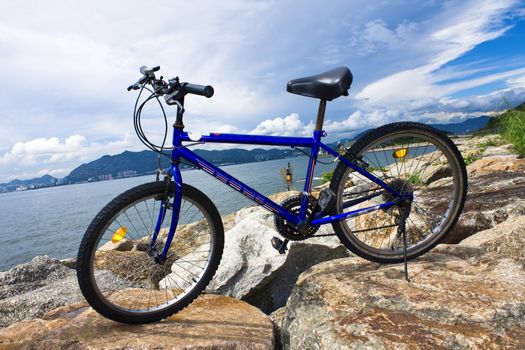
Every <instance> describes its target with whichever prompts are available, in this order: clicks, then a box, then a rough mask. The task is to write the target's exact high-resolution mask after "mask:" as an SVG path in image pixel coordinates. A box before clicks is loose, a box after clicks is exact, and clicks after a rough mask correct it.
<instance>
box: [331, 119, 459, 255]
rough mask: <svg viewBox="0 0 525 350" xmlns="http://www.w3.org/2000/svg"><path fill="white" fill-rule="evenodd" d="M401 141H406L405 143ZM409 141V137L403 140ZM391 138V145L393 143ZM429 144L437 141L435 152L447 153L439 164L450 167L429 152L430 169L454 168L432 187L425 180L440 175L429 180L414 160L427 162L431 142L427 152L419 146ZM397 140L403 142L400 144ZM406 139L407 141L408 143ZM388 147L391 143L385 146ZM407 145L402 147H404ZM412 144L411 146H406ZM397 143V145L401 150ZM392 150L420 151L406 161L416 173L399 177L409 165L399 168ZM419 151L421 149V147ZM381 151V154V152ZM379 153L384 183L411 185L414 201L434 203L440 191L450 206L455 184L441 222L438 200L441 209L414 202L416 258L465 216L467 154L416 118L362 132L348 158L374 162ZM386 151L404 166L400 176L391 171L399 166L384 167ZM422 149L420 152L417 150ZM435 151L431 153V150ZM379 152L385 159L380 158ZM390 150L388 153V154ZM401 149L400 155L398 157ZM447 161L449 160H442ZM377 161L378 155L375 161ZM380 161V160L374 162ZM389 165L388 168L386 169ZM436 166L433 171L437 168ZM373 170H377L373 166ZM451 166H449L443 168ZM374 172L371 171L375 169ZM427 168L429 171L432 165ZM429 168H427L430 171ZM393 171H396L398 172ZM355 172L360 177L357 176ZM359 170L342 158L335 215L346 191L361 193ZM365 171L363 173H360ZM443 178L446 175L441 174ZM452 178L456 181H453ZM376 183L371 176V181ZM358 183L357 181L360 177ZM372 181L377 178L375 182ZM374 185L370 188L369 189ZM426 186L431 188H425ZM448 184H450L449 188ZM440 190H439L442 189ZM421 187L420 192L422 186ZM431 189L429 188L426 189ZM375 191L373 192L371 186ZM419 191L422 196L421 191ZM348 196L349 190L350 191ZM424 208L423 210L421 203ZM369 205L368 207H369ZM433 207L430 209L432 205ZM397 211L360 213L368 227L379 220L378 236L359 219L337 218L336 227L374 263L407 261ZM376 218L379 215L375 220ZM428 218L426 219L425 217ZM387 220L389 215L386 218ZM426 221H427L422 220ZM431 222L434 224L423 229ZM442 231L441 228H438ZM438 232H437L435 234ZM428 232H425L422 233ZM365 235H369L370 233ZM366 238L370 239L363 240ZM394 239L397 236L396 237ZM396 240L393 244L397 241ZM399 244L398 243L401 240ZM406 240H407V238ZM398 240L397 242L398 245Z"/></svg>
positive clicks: (379, 172) (379, 173)
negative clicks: (415, 121) (417, 121)
mask: <svg viewBox="0 0 525 350" xmlns="http://www.w3.org/2000/svg"><path fill="white" fill-rule="evenodd" d="M410 138H413V139H414V140H416V139H419V140H421V141H419V142H416V143H415V144H416V145H417V147H418V148H417V149H415V151H414V148H415V146H411V144H410V143H409V142H408V140H409V139H410ZM399 140H401V143H400V142H399ZM403 140H404V141H403ZM389 141H390V144H389V143H388V142H389ZM423 141H424V142H428V143H429V144H432V146H431V147H430V150H432V147H435V150H434V152H436V151H437V150H439V151H440V152H441V153H442V155H443V157H442V158H439V157H441V156H438V158H437V159H438V160H439V162H445V164H446V167H445V166H443V168H441V169H440V168H439V166H440V163H439V162H438V165H436V166H435V165H433V163H432V161H433V159H432V158H430V156H428V158H430V160H429V159H426V160H425V161H423V163H424V164H425V165H426V164H427V163H426V162H430V163H429V164H430V165H427V168H428V167H429V166H433V167H434V168H435V169H437V170H436V173H438V172H439V171H441V174H445V175H448V171H450V175H451V176H449V177H445V178H443V179H442V180H441V182H438V181H434V182H430V183H429V184H428V185H424V184H425V183H426V182H425V181H431V180H432V178H431V177H432V176H434V177H438V176H436V175H435V174H436V173H433V174H432V175H430V177H429V178H428V179H426V180H423V179H421V178H419V176H420V173H418V172H417V171H419V170H417V169H416V170H413V169H412V168H414V162H416V160H417V159H419V160H418V161H417V163H416V168H417V166H419V164H420V163H421V159H424V158H425V157H427V155H428V153H425V152H426V151H427V149H428V145H426V146H425V148H424V151H422V150H419V147H421V148H423V145H422V142H423ZM396 142H397V143H396ZM403 142H406V143H407V144H406V145H405V144H404V143H403ZM380 145H381V147H382V148H381V150H382V151H377V149H375V148H374V147H376V148H378V147H379V146H380ZM385 145H386V146H385ZM400 145H401V147H400ZM405 146H406V147H405ZM387 147H390V149H389V151H385V150H386V149H388V148H387ZM396 147H397V148H396ZM391 149H394V152H396V151H395V150H396V149H397V150H406V153H410V152H411V153H415V154H416V155H414V156H413V158H412V161H411V163H410V165H408V166H407V165H406V164H407V163H408V162H406V161H404V164H405V165H404V166H405V171H406V169H407V168H408V169H410V171H412V170H413V171H414V173H413V174H412V175H410V176H408V174H404V175H399V174H400V173H401V172H402V170H401V171H399V168H401V169H403V165H401V166H399V165H398V163H397V159H395V158H394V152H392V153H391V154H390V153H389V152H390V150H391ZM418 150H419V151H418ZM376 151H377V153H376ZM372 152H373V155H374V156H375V158H376V159H377V160H378V161H377V163H378V166H377V169H378V170H376V172H375V175H376V176H378V177H379V178H381V179H382V180H383V181H385V182H387V183H389V184H396V183H397V184H399V185H398V189H399V187H401V189H402V190H403V191H404V190H405V189H404V188H405V187H406V188H407V190H408V188H409V187H411V188H412V189H413V191H414V201H413V203H415V202H416V200H420V199H427V200H428V201H429V203H432V201H433V200H434V199H433V197H432V195H433V194H437V195H438V198H444V200H445V201H443V199H440V200H441V202H440V203H441V204H442V205H444V204H447V203H446V200H447V198H448V197H447V192H443V191H445V190H446V189H447V188H449V187H450V188H452V191H451V194H450V200H449V202H448V204H447V207H446V208H445V207H443V208H444V210H445V211H444V216H443V217H442V218H440V219H439V222H438V221H437V220H438V218H436V217H435V216H437V214H434V213H435V212H436V210H437V209H436V208H438V209H439V208H441V207H439V206H438V205H437V204H436V205H435V207H431V206H430V207H429V206H428V205H429V204H428V203H427V204H426V206H425V205H421V204H413V205H412V208H415V210H412V212H411V213H410V216H409V219H407V235H408V233H409V228H408V222H409V221H410V220H413V221H415V222H416V223H414V224H413V226H411V227H410V229H411V230H412V235H413V237H412V238H411V239H412V240H411V241H409V245H407V246H408V248H407V258H408V259H414V258H416V257H418V256H420V255H422V254H424V253H426V252H427V251H429V250H430V249H432V248H433V247H434V246H436V245H437V244H438V243H439V242H440V241H441V240H442V239H443V238H444V237H445V236H446V235H447V234H448V233H449V232H450V230H451V229H452V228H453V227H454V225H455V224H456V222H457V220H458V219H459V216H460V214H461V211H462V210H463V206H464V203H465V199H466V194H467V187H468V181H467V172H466V168H465V162H464V160H463V157H462V156H461V153H460V152H459V150H458V148H457V147H456V145H455V144H454V143H453V142H452V141H451V140H450V138H449V137H447V136H446V135H445V134H444V133H443V132H442V131H440V130H437V129H435V128H432V127H430V126H427V125H424V124H420V123H413V122H399V123H392V124H387V125H384V126H381V127H379V128H376V129H373V130H371V131H369V132H367V133H366V134H364V135H363V136H361V137H360V138H359V139H358V140H357V141H356V142H355V143H354V144H353V145H352V146H351V147H350V149H348V150H347V152H346V153H345V157H346V158H347V159H350V160H353V161H355V160H356V159H360V158H361V159H363V160H364V161H365V162H366V163H367V164H368V163H369V161H370V158H373V157H372V155H371V153H372ZM380 152H383V153H382V154H383V155H384V157H385V160H384V161H383V164H385V163H387V162H388V158H392V159H394V160H395V166H396V167H397V168H398V175H399V176H398V178H396V177H394V176H389V175H388V174H387V171H390V170H391V169H394V165H393V163H392V164H388V165H386V166H385V165H381V164H380V163H381V160H379V159H380V158H381V153H380ZM418 152H419V153H421V154H419V155H417V153H418ZM429 152H430V151H429ZM403 153H405V151H401V152H400V153H399V154H403ZM378 154H379V157H378ZM387 154H388V156H387ZM397 156H398V155H397V153H396V154H395V157H397ZM441 159H444V160H441ZM372 160H373V159H372ZM372 163H374V161H372ZM385 168H386V170H385ZM434 168H431V169H434ZM370 169H372V168H370ZM443 169H445V170H443ZM369 171H370V170H369ZM424 171H427V170H426V169H425V170H424ZM424 171H423V172H424ZM392 172H393V171H392ZM351 174H354V175H351ZM355 174H356V172H353V169H350V168H348V167H347V166H346V165H345V164H344V163H343V162H341V161H340V162H339V163H338V165H337V167H336V169H335V170H334V174H333V177H332V182H331V184H330V189H331V190H332V191H334V193H336V204H335V205H334V208H333V214H339V213H342V212H343V211H344V208H343V206H344V204H343V203H344V196H345V191H347V192H346V193H348V192H352V191H354V192H357V193H359V192H360V191H355V190H354V189H353V188H352V186H355V184H354V183H353V182H352V181H349V178H350V176H353V178H354V179H355V178H358V177H357V175H355ZM359 175H360V174H359ZM413 175H417V176H418V177H413ZM441 176H443V175H441ZM449 178H451V180H448V179H449ZM368 181H370V180H368ZM356 182H357V181H356ZM363 183H364V184H365V185H362V186H364V188H370V187H372V186H370V185H366V184H367V183H366V181H364V180H363ZM370 183H371V182H370ZM413 183H419V185H417V186H416V185H414V184H413ZM433 183H434V184H435V183H437V184H438V186H435V188H434V187H430V186H433ZM441 183H442V184H443V185H442V189H441V190H442V193H445V195H442V194H441V197H439V195H440V192H439V188H440V187H439V185H440V184H441ZM367 186H368V187H367ZM425 186H427V187H426V188H425ZM447 186H448V187H447ZM436 188H437V189H436ZM416 189H417V190H416ZM425 190H426V192H425ZM370 191H371V190H370ZM416 194H417V195H416ZM347 196H348V194H347ZM385 196H387V197H388V194H386V192H385V194H382V195H381V199H382V201H381V202H384V201H385V199H384V198H385ZM373 204H379V203H373ZM368 205H369V206H371V205H370V203H368ZM420 205H421V207H420V208H419V209H418V206H420ZM363 207H365V206H364V205H363ZM429 208H430V209H429ZM394 211H395V209H392V210H391V212H390V215H391V218H390V219H389V218H388V217H387V215H386V214H385V213H386V211H381V210H378V211H372V212H371V213H369V214H365V215H364V216H365V217H369V218H370V219H366V218H365V219H359V218H360V217H357V218H356V219H353V220H355V222H357V221H358V220H361V222H358V223H359V224H361V226H363V225H364V224H365V223H367V222H368V223H369V224H370V223H375V224H376V225H378V226H377V229H375V231H376V235H375V236H374V235H373V234H368V233H367V232H372V231H374V229H373V228H367V227H366V226H363V227H360V229H358V228H359V227H356V224H355V222H354V227H350V226H351V224H349V223H348V222H347V221H345V220H343V221H337V222H334V223H332V227H333V228H334V231H335V233H336V234H337V236H338V238H339V240H340V241H341V242H342V243H343V244H344V245H345V246H346V247H347V248H348V249H349V250H350V251H352V252H353V253H355V254H357V255H358V256H360V257H362V258H365V259H367V260H370V261H374V262H379V263H398V262H402V261H403V259H404V256H403V249H402V246H401V244H402V243H399V241H400V236H399V233H396V230H397V226H396V225H398V224H399V220H398V219H397V220H398V221H397V222H396V215H395V214H393V212H394ZM412 215H414V217H415V219H411V217H412ZM424 215H428V218H424ZM374 216H375V218H374ZM377 217H381V222H383V221H382V220H384V222H383V224H385V223H389V224H390V226H389V227H386V226H388V225H383V226H384V228H381V227H383V226H381V225H379V224H377V223H378V222H379V221H380V220H379V219H377ZM398 217H399V213H397V218H398ZM421 217H423V220H422V219H421ZM385 218H386V219H385ZM421 222H423V224H421ZM417 223H420V225H417ZM433 223H436V224H437V223H439V226H436V227H433V226H432V225H431V224H433ZM425 225H427V226H428V227H423V228H422V227H421V226H425ZM427 228H430V230H427ZM438 229H439V230H438ZM423 231H430V233H428V235H427V236H423V234H424V232H423ZM434 231H435V232H434ZM422 232H423V233H422ZM365 236H368V238H367V237H365ZM363 237H364V238H363ZM387 237H388V241H387V243H386V244H385V243H384V241H385V239H386V238H387ZM392 237H393V238H392ZM380 239H382V240H381V243H378V242H379V240H380ZM392 241H393V243H392ZM396 242H397V243H396ZM401 242H402V241H401ZM396 244H397V246H396Z"/></svg>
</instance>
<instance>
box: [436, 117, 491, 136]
mask: <svg viewBox="0 0 525 350" xmlns="http://www.w3.org/2000/svg"><path fill="white" fill-rule="evenodd" d="M491 119H492V117H489V116H486V115H482V116H481V117H476V118H469V119H466V120H464V121H462V122H460V123H450V124H428V125H430V126H433V127H434V128H436V129H439V130H443V131H445V132H448V133H451V134H470V133H473V132H475V131H478V130H480V129H483V128H484V127H485V126H486V125H487V124H488V123H489V121H490V120H491Z"/></svg>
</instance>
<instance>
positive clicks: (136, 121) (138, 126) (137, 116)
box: [133, 84, 172, 174]
mask: <svg viewBox="0 0 525 350" xmlns="http://www.w3.org/2000/svg"><path fill="white" fill-rule="evenodd" d="M144 89H146V90H147V91H149V92H151V95H149V96H148V97H147V98H146V99H145V100H144V101H143V102H142V103H141V104H140V105H139V100H140V97H141V96H142V92H143V90H144ZM152 99H156V100H157V102H158V104H159V106H160V108H161V110H162V116H163V118H164V137H163V140H162V144H161V145H160V146H159V145H156V144H154V143H153V142H151V141H150V140H149V139H148V137H147V136H146V133H145V132H144V130H143V128H142V123H141V116H142V109H143V108H144V106H145V105H146V103H148V102H149V101H151V100H152ZM137 106H138V108H137ZM133 126H134V129H135V133H136V134H137V136H138V138H139V140H140V141H141V142H142V144H144V145H145V146H146V147H147V148H149V149H150V150H152V151H154V152H155V153H157V172H158V174H160V173H163V174H164V173H165V171H164V169H163V168H162V164H161V158H160V156H161V155H162V156H165V157H167V158H170V155H168V154H165V153H164V150H165V149H166V150H169V149H172V147H165V145H166V139H167V137H168V119H167V116H166V111H165V109H164V106H162V103H161V101H160V100H159V95H158V94H157V93H156V92H155V91H152V90H151V89H149V88H148V87H146V86H145V84H144V85H143V86H142V88H141V89H140V92H139V94H138V96H137V99H136V101H135V106H134V109H133Z"/></svg>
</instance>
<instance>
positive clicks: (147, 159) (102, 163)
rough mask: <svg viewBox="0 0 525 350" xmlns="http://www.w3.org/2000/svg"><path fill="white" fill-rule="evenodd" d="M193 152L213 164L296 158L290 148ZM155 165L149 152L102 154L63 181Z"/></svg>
mask: <svg viewBox="0 0 525 350" xmlns="http://www.w3.org/2000/svg"><path fill="white" fill-rule="evenodd" d="M194 152H195V153H197V154H198V155H199V156H201V157H203V158H205V159H206V160H208V161H210V162H212V163H214V164H216V165H230V164H241V163H250V162H259V161H263V160H273V159H283V158H290V157H295V156H297V152H296V151H294V150H292V149H285V150H281V149H269V150H266V149H254V150H245V149H237V148H236V149H228V150H200V149H197V150H195V151H194ZM157 166H158V164H157V153H155V152H153V151H142V152H130V151H125V152H123V153H121V154H117V155H114V156H109V155H106V156H103V157H102V158H99V159H97V160H94V161H92V162H89V163H85V164H82V165H80V166H79V167H77V168H75V169H73V171H71V173H70V174H69V175H68V176H67V179H68V180H69V181H70V182H72V183H75V182H84V181H96V180H101V179H103V180H106V179H109V178H116V177H125V176H135V175H144V174H151V173H154V172H155V171H156V170H157ZM161 166H162V167H163V168H167V167H169V160H168V159H167V158H166V157H162V159H161ZM181 167H182V168H185V167H189V166H188V165H186V164H184V163H182V164H181Z"/></svg>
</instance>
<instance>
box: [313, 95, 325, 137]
mask: <svg viewBox="0 0 525 350" xmlns="http://www.w3.org/2000/svg"><path fill="white" fill-rule="evenodd" d="M325 110H326V100H321V101H319V109H318V110H317V121H316V123H315V130H318V131H321V130H323V123H324V112H325Z"/></svg>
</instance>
